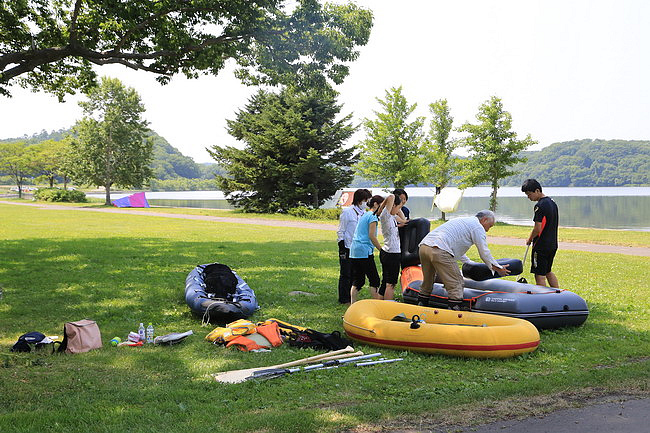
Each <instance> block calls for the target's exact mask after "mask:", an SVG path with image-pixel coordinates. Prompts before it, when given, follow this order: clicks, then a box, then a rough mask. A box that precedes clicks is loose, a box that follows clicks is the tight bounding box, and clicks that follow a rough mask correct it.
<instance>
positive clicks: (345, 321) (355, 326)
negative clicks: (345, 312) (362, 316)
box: [343, 319, 375, 334]
mask: <svg viewBox="0 0 650 433" xmlns="http://www.w3.org/2000/svg"><path fill="white" fill-rule="evenodd" d="M343 323H345V324H348V325H350V326H352V327H353V328H359V329H362V330H364V331H368V332H372V333H373V334H375V331H374V329H368V328H364V327H362V326H359V325H355V324H354V323H350V322H348V321H347V320H345V319H343Z"/></svg>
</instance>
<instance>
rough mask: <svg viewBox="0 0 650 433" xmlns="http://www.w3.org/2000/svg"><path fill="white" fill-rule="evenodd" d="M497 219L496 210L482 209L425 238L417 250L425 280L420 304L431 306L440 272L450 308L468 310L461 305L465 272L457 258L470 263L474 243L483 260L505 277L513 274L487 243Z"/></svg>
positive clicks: (451, 222) (419, 300) (419, 299)
mask: <svg viewBox="0 0 650 433" xmlns="http://www.w3.org/2000/svg"><path fill="white" fill-rule="evenodd" d="M495 221H496V217H495V216H494V212H492V211H489V210H482V211H480V212H478V213H477V214H476V215H475V216H473V217H463V218H454V219H452V220H449V221H447V222H446V223H444V224H443V225H441V226H439V227H437V228H436V229H434V230H433V231H432V232H430V233H429V234H428V235H426V236H425V237H424V239H422V241H421V242H420V248H419V251H418V252H419V255H420V262H421V263H422V274H423V279H422V286H421V287H420V294H419V295H418V305H422V306H425V307H426V306H428V305H429V296H430V295H431V290H432V288H433V283H434V281H435V278H436V275H437V276H438V277H439V278H440V279H441V280H442V283H443V285H444V286H445V289H447V293H448V295H449V297H448V308H449V309H451V310H461V309H465V308H463V307H462V302H463V275H462V274H461V272H460V269H459V268H458V263H457V260H460V261H461V262H463V263H467V262H469V261H470V260H469V258H468V257H467V256H466V255H465V253H466V252H467V250H469V248H470V247H471V246H472V245H476V248H477V249H478V253H479V256H481V260H483V262H484V263H485V264H486V265H488V267H489V268H490V269H492V270H493V271H494V272H496V273H498V274H499V275H500V276H502V277H503V276H506V275H508V274H509V273H510V271H509V270H508V269H507V267H508V265H504V266H501V265H500V264H498V263H497V261H496V260H494V258H493V257H492V254H491V253H490V250H489V249H488V246H487V232H488V230H490V228H491V227H492V226H493V225H494V223H495Z"/></svg>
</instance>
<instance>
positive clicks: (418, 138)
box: [356, 86, 427, 188]
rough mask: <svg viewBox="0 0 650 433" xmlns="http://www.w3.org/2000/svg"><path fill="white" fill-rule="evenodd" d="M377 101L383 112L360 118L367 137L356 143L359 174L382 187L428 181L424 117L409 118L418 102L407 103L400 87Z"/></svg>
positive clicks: (387, 92) (391, 90) (400, 186)
mask: <svg viewBox="0 0 650 433" xmlns="http://www.w3.org/2000/svg"><path fill="white" fill-rule="evenodd" d="M377 102H379V105H381V107H382V108H383V111H380V112H377V111H375V116H376V119H364V121H363V126H364V128H365V130H366V138H365V139H364V140H363V141H361V143H360V146H359V147H360V148H359V150H360V152H359V163H358V164H357V165H356V168H357V169H358V171H359V174H361V175H362V176H363V177H365V178H366V179H369V180H371V181H373V182H375V185H377V186H382V187H398V188H403V187H405V186H406V185H409V184H417V183H420V182H423V181H425V180H427V179H426V178H425V173H424V162H425V157H424V154H425V153H426V151H427V149H426V146H425V142H424V135H423V133H422V125H423V124H424V117H417V118H416V119H415V120H413V121H410V120H409V118H410V117H411V115H412V114H413V111H414V110H415V109H416V107H417V104H412V105H409V103H408V101H407V100H406V97H405V96H404V95H403V94H402V87H401V86H400V87H397V88H395V87H393V88H391V89H390V90H387V91H386V98H385V99H379V98H377Z"/></svg>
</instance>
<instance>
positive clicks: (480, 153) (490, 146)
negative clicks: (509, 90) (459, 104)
mask: <svg viewBox="0 0 650 433" xmlns="http://www.w3.org/2000/svg"><path fill="white" fill-rule="evenodd" d="M476 120H477V121H478V123H476V124H471V123H469V122H467V123H465V124H464V125H463V126H461V127H460V128H459V131H461V132H466V133H468V134H469V135H468V136H467V137H466V138H465V139H464V144H465V146H467V148H468V150H469V152H470V158H469V160H467V164H466V167H465V170H464V171H465V175H464V183H465V184H466V185H470V186H474V185H478V184H481V183H489V184H490V186H491V187H492V194H491V195H490V209H491V210H492V211H496V208H497V190H498V189H499V181H500V180H501V179H504V178H506V177H508V176H512V175H513V174H516V173H517V172H516V171H514V170H512V168H511V167H512V166H514V165H515V164H516V163H518V162H524V161H526V158H525V157H523V156H520V154H521V152H522V151H524V150H526V149H527V148H528V147H530V146H532V145H533V144H536V143H537V141H535V140H533V139H532V138H531V137H530V134H528V135H527V136H526V138H524V139H523V140H517V133H516V132H514V131H513V130H512V116H511V115H510V113H509V112H507V111H505V110H504V109H503V102H501V99H500V98H498V97H496V96H492V97H491V98H490V99H488V100H487V101H485V102H484V103H483V104H482V105H481V106H480V107H479V111H478V114H477V115H476Z"/></svg>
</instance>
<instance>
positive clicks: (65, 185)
mask: <svg viewBox="0 0 650 433" xmlns="http://www.w3.org/2000/svg"><path fill="white" fill-rule="evenodd" d="M67 189H68V176H63V190H67Z"/></svg>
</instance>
